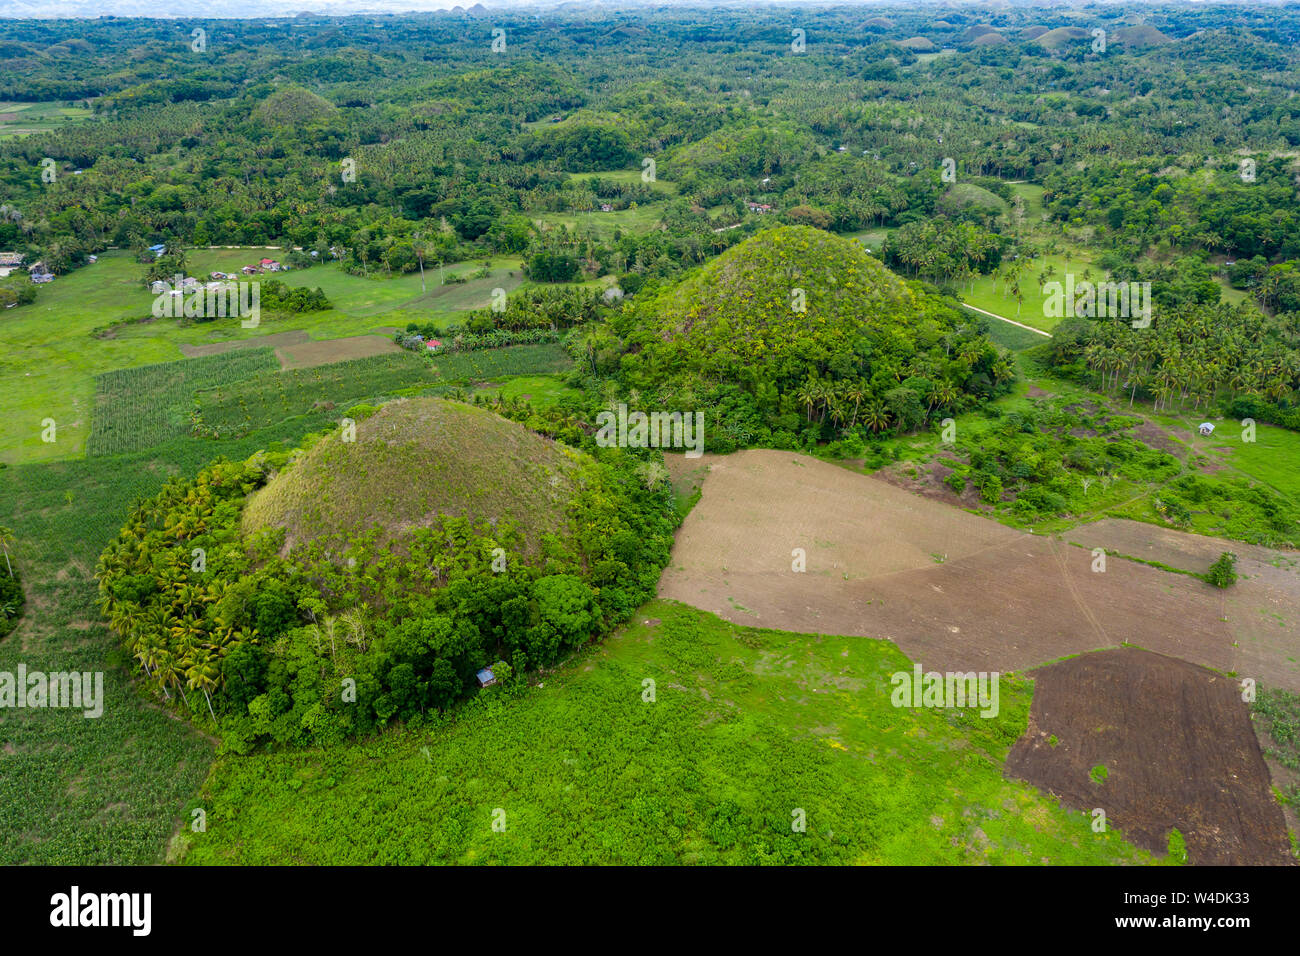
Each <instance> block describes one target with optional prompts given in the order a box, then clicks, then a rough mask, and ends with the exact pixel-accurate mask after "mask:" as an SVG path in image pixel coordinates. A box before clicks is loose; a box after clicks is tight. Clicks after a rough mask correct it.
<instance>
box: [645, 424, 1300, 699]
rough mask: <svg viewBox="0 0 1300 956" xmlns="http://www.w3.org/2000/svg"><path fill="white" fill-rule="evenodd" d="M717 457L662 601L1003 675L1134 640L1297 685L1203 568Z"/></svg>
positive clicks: (766, 456)
mask: <svg viewBox="0 0 1300 956" xmlns="http://www.w3.org/2000/svg"><path fill="white" fill-rule="evenodd" d="M705 460H707V461H708V463H709V465H710V473H709V476H708V478H707V479H706V480H705V481H704V485H703V495H702V497H701V499H700V502H699V503H698V504H697V505H696V506H695V507H694V509H693V510H692V511H691V513H690V514H689V515H688V516H687V517H686V520H685V521H684V522H683V524H682V527H681V529H680V530H679V532H678V536H677V546H676V549H675V550H674V552H673V559H672V562H671V563H670V565H669V567H668V568H667V569H666V570H665V571H664V574H663V578H662V580H661V582H660V588H659V594H660V596H661V597H665V598H671V599H674V600H679V601H683V602H685V603H688V604H691V605H693V606H695V607H698V608H700V609H702V610H705V611H709V612H711V613H714V614H717V615H719V616H721V617H723V618H725V619H727V620H730V621H735V622H737V623H743V624H749V625H753V626H763V627H778V628H782V629H789V630H799V631H813V632H817V633H822V634H844V635H858V636H860V637H870V638H883V639H885V640H889V641H893V642H894V643H895V644H897V645H898V646H899V648H901V649H902V650H903V652H904V653H906V654H907V655H908V656H909V657H911V658H912V659H914V660H919V661H921V662H922V663H924V664H925V665H926V666H927V667H930V666H934V667H936V668H938V669H942V670H961V671H967V670H976V671H979V670H984V671H994V670H996V671H1000V672H1003V673H1005V672H1007V671H1011V670H1021V669H1023V668H1026V667H1031V666H1035V665H1039V664H1043V663H1045V662H1047V661H1052V660H1057V659H1059V658H1061V657H1064V656H1066V655H1069V654H1077V653H1079V652H1081V651H1086V650H1094V649H1098V648H1106V647H1115V646H1118V645H1120V644H1123V643H1132V644H1137V645H1139V646H1141V647H1145V648H1148V649H1150V650H1153V651H1157V652H1159V653H1162V654H1168V655H1170V656H1174V657H1180V658H1183V659H1185V660H1188V661H1191V662H1193V663H1196V664H1199V665H1201V666H1203V667H1209V668H1213V669H1216V670H1219V671H1223V672H1233V673H1241V674H1247V673H1249V674H1250V675H1251V676H1254V677H1256V678H1257V679H1258V680H1259V681H1260V682H1261V683H1267V684H1271V685H1273V686H1278V687H1284V688H1287V689H1290V690H1298V691H1300V669H1298V668H1297V667H1296V665H1295V663H1294V661H1292V660H1290V659H1289V658H1291V657H1294V655H1295V652H1294V649H1291V650H1288V649H1287V646H1286V642H1285V641H1277V640H1272V641H1269V640H1266V639H1265V637H1266V636H1267V635H1266V636H1265V637H1257V636H1255V633H1254V630H1253V628H1254V617H1255V616H1257V615H1259V614H1260V613H1261V611H1262V610H1267V609H1269V608H1267V607H1260V606H1255V605H1252V606H1249V607H1246V608H1239V609H1238V608H1234V607H1233V606H1232V605H1230V604H1227V603H1225V598H1224V592H1223V591H1220V590H1219V589H1217V588H1214V587H1212V586H1210V585H1209V584H1206V583H1205V582H1203V581H1201V580H1198V579H1196V578H1193V577H1190V576H1188V575H1185V574H1173V573H1170V572H1167V571H1163V570H1160V569H1158V568H1156V567H1151V566H1149V565H1146V564H1140V563H1136V562H1132V561H1125V560H1122V559H1119V558H1115V559H1112V560H1111V561H1110V562H1109V563H1108V564H1107V565H1106V570H1105V572H1104V573H1098V572H1096V571H1094V570H1093V562H1094V557H1093V554H1092V552H1091V551H1090V550H1087V549H1085V548H1083V547H1074V546H1072V545H1071V544H1069V543H1068V542H1067V541H1063V540H1058V539H1056V538H1054V537H1050V536H1047V535H1042V534H1033V535H1031V534H1025V533H1023V532H1019V531H1015V530H1013V529H1011V528H1007V527H1004V526H1002V525H999V524H996V523H994V522H991V521H987V520H985V519H983V518H980V517H978V516H975V515H971V514H968V513H966V512H964V511H961V510H959V509H957V508H953V507H952V506H950V505H948V504H944V503H941V502H938V501H933V500H930V499H927V498H924V497H920V496H917V495H912V494H909V493H908V492H906V491H902V490H900V489H898V488H895V487H892V486H891V485H889V484H887V483H886V482H883V481H879V480H875V479H872V478H868V477H865V476H862V475H855V474H853V473H851V472H849V471H847V470H845V469H842V468H836V467H835V466H833V465H829V464H827V463H825V462H820V461H817V460H816V459H812V458H807V457H804V456H799V455H794V454H791V453H788V452H774V451H757V450H751V451H744V452H739V453H737V454H734V455H728V456H725V457H716V458H714V457H709V456H706V459H705ZM1207 540H1208V539H1207ZM1088 543H1091V542H1088ZM1219 547H1220V550H1221V551H1227V550H1231V547H1232V544H1231V543H1230V542H1226V541H1221V542H1220V543H1219ZM795 549H802V551H803V552H804V560H805V561H806V565H805V567H806V570H805V571H803V572H797V571H795V570H794V567H793V564H792V552H793V551H794V550H795ZM1292 580H1294V578H1292ZM1242 596H1243V597H1244V596H1245V593H1244V592H1243V594H1242Z"/></svg>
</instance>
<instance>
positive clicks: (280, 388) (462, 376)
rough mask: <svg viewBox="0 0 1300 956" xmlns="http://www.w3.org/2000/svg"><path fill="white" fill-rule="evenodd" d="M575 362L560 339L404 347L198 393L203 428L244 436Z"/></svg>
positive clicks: (273, 373) (207, 431) (267, 374)
mask: <svg viewBox="0 0 1300 956" xmlns="http://www.w3.org/2000/svg"><path fill="white" fill-rule="evenodd" d="M570 364H571V360H570V359H569V357H568V355H567V353H566V352H565V351H564V350H563V348H561V347H560V346H558V345H515V346H509V347H507V348H501V349H484V350H482V351H478V352H460V353H454V354H447V355H443V356H440V357H438V358H437V359H435V360H426V359H425V358H424V357H422V356H420V355H417V354H415V353H413V352H406V351H402V352H396V353H391V354H385V355H376V356H371V357H369V358H361V359H354V360H352V361H348V362H336V363H334V364H331V365H320V366H316V367H313V368H290V369H286V370H285V371H283V372H279V371H273V370H264V371H263V372H262V373H261V374H259V375H257V376H255V377H252V378H249V379H246V380H243V381H237V382H232V383H231V384H229V385H224V386H220V387H215V388H210V389H206V390H204V391H203V392H202V393H200V394H199V396H198V412H197V414H198V422H199V432H200V433H201V434H205V435H223V436H224V435H232V434H246V433H248V432H249V431H253V430H256V429H258V428H263V427H266V426H268V425H271V424H273V423H274V422H277V421H282V420H285V419H288V418H295V417H298V416H303V415H310V414H317V415H322V416H323V415H325V413H332V416H333V418H334V419H337V418H338V417H339V416H340V415H342V414H343V412H344V411H346V409H347V407H348V406H349V405H351V404H355V403H357V402H360V401H363V400H376V399H379V398H385V397H396V396H401V395H415V394H419V393H421V392H424V391H428V390H430V389H436V388H439V387H445V386H451V385H456V384H461V383H470V382H476V381H485V380H492V379H496V378H502V377H505V376H512V375H536V374H542V373H549V372H557V371H563V370H565V369H567V368H568V367H569V365H570ZM335 409H337V411H333V410H335ZM323 420H325V419H323Z"/></svg>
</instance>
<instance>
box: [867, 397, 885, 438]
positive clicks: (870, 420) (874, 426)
mask: <svg viewBox="0 0 1300 956" xmlns="http://www.w3.org/2000/svg"><path fill="white" fill-rule="evenodd" d="M862 422H863V424H864V425H866V426H867V427H868V428H870V429H871V430H872V431H873V432H881V431H884V430H885V429H886V428H888V427H889V410H888V409H886V408H885V406H884V405H883V404H882V403H880V402H877V401H873V402H871V403H870V404H868V405H867V407H866V408H864V409H863V410H862Z"/></svg>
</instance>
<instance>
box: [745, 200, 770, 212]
mask: <svg viewBox="0 0 1300 956" xmlns="http://www.w3.org/2000/svg"><path fill="white" fill-rule="evenodd" d="M746 205H748V206H749V211H750V212H756V213H758V214H759V215H762V214H763V213H765V212H771V211H772V207H771V205H769V204H768V203H765V202H751V203H746Z"/></svg>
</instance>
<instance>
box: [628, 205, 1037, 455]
mask: <svg viewBox="0 0 1300 956" xmlns="http://www.w3.org/2000/svg"><path fill="white" fill-rule="evenodd" d="M619 322H620V325H621V327H622V329H623V331H624V347H625V350H626V354H625V356H624V358H623V359H622V364H621V370H620V371H621V375H622V378H623V382H624V384H625V386H626V387H627V388H628V389H629V390H635V391H636V392H637V393H638V394H642V395H650V396H652V404H654V405H655V406H657V407H662V408H669V409H676V410H682V411H690V410H694V409H696V408H698V407H699V406H700V405H703V406H706V407H712V408H713V416H712V417H713V418H714V419H715V421H714V423H713V432H712V441H714V442H715V444H713V445H711V448H712V449H713V450H724V448H725V446H726V445H728V444H730V443H732V442H733V441H734V442H739V441H741V440H743V439H744V437H745V436H746V435H747V436H748V439H749V440H750V441H751V442H756V443H760V444H769V443H770V444H775V445H778V446H786V447H788V446H791V445H794V444H796V443H800V442H803V441H807V440H810V439H812V438H818V437H827V435H832V436H833V434H834V432H835V430H836V429H837V428H842V427H846V426H847V427H849V428H852V427H853V426H854V425H856V424H858V423H864V424H866V425H867V426H868V427H870V428H871V429H872V430H874V431H883V430H884V429H886V428H897V429H899V430H910V429H914V428H917V427H919V426H921V425H922V424H924V423H925V422H926V421H928V420H930V419H931V418H933V417H935V416H939V417H942V416H943V415H947V414H950V413H953V412H956V411H959V410H961V409H965V408H970V407H972V406H974V405H977V404H979V403H980V402H981V401H982V400H984V399H986V398H988V397H990V396H991V395H993V394H995V393H996V392H997V391H998V390H999V389H1000V388H1002V387H1003V386H1004V385H1005V384H1006V383H1007V382H1009V380H1010V379H1011V377H1012V371H1011V367H1010V365H1009V363H1008V362H1007V361H1006V358H1005V357H1004V356H1003V355H1002V354H1001V353H1000V352H999V349H998V348H997V346H995V345H993V344H992V343H991V342H990V341H989V340H988V339H987V338H985V337H984V336H983V334H982V326H981V325H980V323H979V322H978V321H977V320H974V319H972V318H971V317H969V316H968V315H965V314H963V313H962V312H961V311H960V310H959V309H957V308H955V307H954V305H953V304H952V303H951V301H949V300H945V299H943V298H941V297H940V296H938V295H935V294H934V293H933V292H931V291H928V290H927V288H926V287H924V286H922V285H920V284H917V283H907V282H905V281H904V280H902V279H900V278H898V277H897V276H895V275H894V274H893V273H891V272H890V271H889V270H888V269H886V268H885V267H884V266H883V265H882V264H881V263H880V262H879V261H877V260H876V259H874V258H872V257H871V256H869V255H867V253H866V252H865V251H864V249H863V248H862V246H861V244H860V243H856V242H853V241H851V240H847V239H842V238H840V237H837V236H834V235H831V234H830V233H827V232H823V231H821V230H818V229H814V228H811V227H808V226H781V227H777V228H773V229H768V230H764V231H763V232H760V233H759V234H757V235H756V236H754V237H752V238H750V239H748V240H746V241H745V242H742V243H741V244H739V245H737V246H735V247H733V248H732V249H730V250H728V251H727V252H725V253H723V254H722V255H721V256H719V257H718V258H717V259H715V260H713V261H712V262H710V263H709V264H708V265H706V266H704V267H703V268H702V269H700V270H698V271H697V272H695V273H694V274H692V275H690V276H689V277H687V278H686V279H685V280H683V281H682V282H681V283H679V284H677V285H675V286H673V287H671V288H668V289H666V290H664V291H662V292H661V293H660V294H659V295H657V296H655V297H654V298H652V299H649V300H647V301H645V302H642V303H641V304H640V305H639V306H638V307H637V308H635V309H629V310H627V312H625V314H624V315H623V316H622V317H621V318H620V320H619ZM719 429H721V431H719ZM823 432H826V434H825V435H824V434H823ZM717 442H721V447H720V446H719V444H717Z"/></svg>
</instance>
